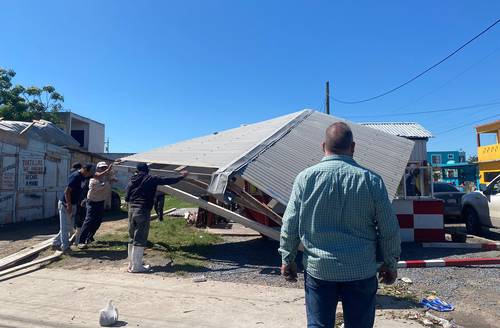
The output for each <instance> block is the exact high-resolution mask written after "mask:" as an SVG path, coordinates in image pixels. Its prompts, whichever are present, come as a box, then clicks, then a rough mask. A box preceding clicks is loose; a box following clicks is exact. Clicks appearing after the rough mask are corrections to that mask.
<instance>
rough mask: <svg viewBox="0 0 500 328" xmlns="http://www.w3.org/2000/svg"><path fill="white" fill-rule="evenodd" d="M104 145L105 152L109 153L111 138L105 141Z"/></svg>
mask: <svg viewBox="0 0 500 328" xmlns="http://www.w3.org/2000/svg"><path fill="white" fill-rule="evenodd" d="M104 146H105V152H106V153H109V138H108V141H106V142H104Z"/></svg>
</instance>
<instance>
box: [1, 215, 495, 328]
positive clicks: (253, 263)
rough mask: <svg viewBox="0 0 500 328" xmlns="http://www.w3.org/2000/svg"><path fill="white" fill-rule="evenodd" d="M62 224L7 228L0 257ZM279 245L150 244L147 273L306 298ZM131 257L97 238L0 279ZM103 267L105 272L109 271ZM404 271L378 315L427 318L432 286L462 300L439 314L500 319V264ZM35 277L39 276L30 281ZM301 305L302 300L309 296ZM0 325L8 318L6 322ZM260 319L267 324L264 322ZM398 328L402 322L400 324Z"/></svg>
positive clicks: (87, 270) (115, 224) (95, 271)
mask: <svg viewBox="0 0 500 328" xmlns="http://www.w3.org/2000/svg"><path fill="white" fill-rule="evenodd" d="M126 225H127V222H126V220H125V219H119V218H114V219H112V220H109V221H106V222H104V223H103V225H102V227H101V229H100V230H99V232H98V234H97V236H96V240H97V241H99V238H100V237H101V236H103V235H106V234H110V233H113V232H114V231H116V230H118V229H123V228H124V227H126ZM57 230H58V224H57V221H45V222H32V223H30V224H26V225H21V226H16V227H12V228H9V229H7V230H2V231H0V257H3V256H6V255H9V254H12V253H13V252H15V251H18V250H20V249H22V248H24V247H27V246H31V245H33V244H35V243H37V242H39V241H41V240H45V239H47V238H48V237H50V236H51V235H53V234H55V233H56V232H57ZM488 237H490V238H497V236H496V235H495V234H490V235H488ZM120 246H121V245H120ZM276 249H277V244H276V242H274V241H270V240H265V239H263V238H260V237H255V236H252V237H241V236H239V237H234V236H226V237H224V241H223V242H221V243H218V244H216V245H212V246H208V247H206V248H205V249H203V250H202V251H200V250H197V251H196V252H197V253H196V256H202V257H203V258H205V259H206V263H205V265H204V266H201V267H189V266H183V267H179V266H173V265H172V262H173V261H172V259H171V258H169V256H168V254H166V253H165V252H160V251H157V250H152V249H149V250H147V251H146V261H147V262H148V263H150V264H152V266H153V269H154V271H155V273H154V274H152V275H149V276H148V277H154V278H151V279H158V281H163V280H165V279H166V280H168V281H170V282H172V281H184V282H186V283H187V282H189V283H190V284H191V283H192V277H193V276H197V275H203V276H205V277H206V278H207V280H208V281H209V282H210V283H213V284H217V286H219V287H220V288H223V287H222V286H226V285H218V284H230V285H231V286H234V285H233V284H236V285H244V286H246V285H248V284H251V285H253V286H255V287H254V288H257V289H260V288H264V290H267V289H266V288H277V289H276V290H277V291H278V290H280V291H281V290H282V291H283V292H282V293H289V292H290V291H289V290H292V291H293V292H295V293H297V295H302V297H303V290H302V283H303V282H302V276H300V277H299V282H297V283H296V284H290V283H286V282H285V281H284V280H283V279H282V278H281V277H280V276H279V270H278V267H279V256H278V255H277V252H276ZM188 251H189V250H188ZM126 256H127V254H126V252H125V251H123V250H116V249H113V248H111V249H110V248H109V245H107V247H106V248H100V245H99V243H97V244H95V245H94V246H93V247H91V248H90V249H88V250H76V249H75V250H74V252H73V253H72V254H70V255H67V256H64V258H63V259H62V260H61V261H58V262H55V263H53V264H51V265H49V266H48V269H45V270H41V271H36V272H34V273H31V274H29V275H27V276H22V278H21V277H18V278H16V279H13V280H8V281H6V282H0V285H4V286H5V284H6V283H7V284H9V285H11V284H16V283H17V281H18V280H19V279H28V280H29V279H32V278H31V277H33V274H36V275H38V274H42V273H41V272H44V273H43V274H49V275H51V274H52V273H46V272H49V271H48V270H53V271H50V272H54V273H55V272H57V273H58V274H62V273H61V272H69V273H70V274H71V276H73V273H74V272H79V273H80V274H82V275H92V276H94V275H97V276H107V275H109V274H114V273H116V274H118V275H120V274H122V273H123V272H124V269H125V267H126ZM477 256H484V257H500V252H498V251H494V252H474V253H472V252H470V251H467V252H464V251H457V250H451V251H450V250H439V249H432V250H429V249H423V248H421V247H418V246H417V245H406V246H404V247H403V256H402V257H403V259H427V258H440V257H477ZM38 272H40V273H38ZM103 273H106V274H104V275H103ZM43 274H42V275H43ZM403 276H404V277H409V278H410V279H411V280H412V281H413V283H412V284H404V283H403V282H401V281H399V282H398V284H397V285H396V286H394V287H391V288H381V290H380V292H379V294H380V296H379V299H378V308H379V310H378V312H377V313H378V314H377V318H378V319H379V320H389V321H388V322H391V321H392V322H400V321H401V322H403V321H405V320H406V321H408V320H409V321H410V322H412V323H413V324H414V325H413V327H415V326H416V325H418V324H419V323H422V322H424V321H425V320H426V319H425V317H424V315H425V311H424V310H423V309H422V308H420V307H419V305H418V301H419V299H421V297H423V296H425V295H426V294H428V293H429V292H431V291H434V292H436V293H437V295H438V296H440V297H442V298H443V300H446V301H449V302H452V303H453V304H454V305H455V306H456V310H455V311H454V312H451V313H448V314H443V313H435V314H437V315H438V316H439V317H442V318H447V319H450V320H453V321H455V322H456V323H457V324H459V325H460V326H462V327H466V328H467V327H474V328H488V327H500V325H498V324H497V323H498V322H500V312H499V311H498V308H499V304H500V296H499V295H500V278H499V277H500V266H492V267H486V268H485V267H481V268H436V269H411V270H409V269H408V270H401V271H400V277H403ZM125 277H128V276H127V274H125V275H124V276H123V278H122V277H121V276H120V278H119V279H125ZM180 278H183V279H180ZM33 279H37V278H33ZM147 279H150V278H147ZM170 279H180V280H170ZM141 281H142V280H141ZM29 283H30V284H31V283H34V282H32V281H30V282H29ZM69 285H71V283H69ZM284 287H285V288H284ZM68 288H69V287H68ZM85 288H88V287H85ZM283 288H284V289H283ZM89 290H90V289H89ZM116 292H117V293H118V295H122V294H120V293H119V292H118V291H116ZM113 297H114V296H113ZM118 297H120V296H118ZM165 297H166V296H165ZM96 302H97V300H96ZM99 302H100V303H99ZM99 302H98V303H99V304H98V305H99V306H101V304H102V302H103V301H101V300H99ZM145 302H146V301H145ZM89 306H90V305H89ZM92 306H94V307H95V306H96V305H94V304H93V305H92ZM301 306H303V302H302V303H301ZM0 313H2V312H0ZM3 314H4V315H6V314H5V313H3ZM1 317H2V316H1V315H0V318H1ZM85 320H87V319H85ZM85 320H84V321H85ZM88 320H90V319H88ZM301 320H302V319H301ZM398 320H399V321H398ZM0 323H2V321H1V320H0ZM75 324H76V323H75ZM254 324H255V325H261V324H259V323H254ZM0 326H1V325H0ZM14 326H15V325H14ZM28 326H29V325H28ZM71 326H75V327H79V325H73V324H72V325H71ZM80 326H82V327H83V326H85V327H86V325H80ZM146 326H147V325H146ZM160 326H161V325H160ZM243 326H245V325H242V327H243ZM247 326H249V327H250V326H252V325H250V324H249V325H246V326H245V327H247ZM267 326H268V325H267V324H265V323H264V324H263V327H267ZM298 326H303V325H298ZM298 326H297V327H298ZM151 327H155V325H151ZM179 327H182V326H179ZM206 327H210V325H208V324H207V325H206ZM235 327H237V326H235ZM380 327H386V326H380ZM395 327H404V326H403V325H400V326H397V325H396V326H395ZM436 327H437V326H436Z"/></svg>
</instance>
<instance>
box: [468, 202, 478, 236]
mask: <svg viewBox="0 0 500 328" xmlns="http://www.w3.org/2000/svg"><path fill="white" fill-rule="evenodd" d="M465 228H466V229H467V233H468V234H470V235H476V236H479V235H481V232H482V230H481V223H480V222H479V217H478V215H477V212H476V210H474V209H473V208H471V207H469V208H467V209H466V210H465Z"/></svg>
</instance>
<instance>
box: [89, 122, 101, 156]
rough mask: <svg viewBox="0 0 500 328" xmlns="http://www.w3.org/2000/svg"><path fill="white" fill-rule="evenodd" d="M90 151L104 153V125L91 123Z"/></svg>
mask: <svg viewBox="0 0 500 328" xmlns="http://www.w3.org/2000/svg"><path fill="white" fill-rule="evenodd" d="M89 130H90V131H89V141H88V151H90V152H91V153H104V125H102V124H97V123H94V122H90V124H89Z"/></svg>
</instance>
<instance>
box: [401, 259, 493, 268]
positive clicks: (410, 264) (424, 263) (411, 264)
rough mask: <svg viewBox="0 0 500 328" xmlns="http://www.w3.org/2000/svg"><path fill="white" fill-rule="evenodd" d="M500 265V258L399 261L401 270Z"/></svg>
mask: <svg viewBox="0 0 500 328" xmlns="http://www.w3.org/2000/svg"><path fill="white" fill-rule="evenodd" d="M494 264H500V258H465V259H438V260H412V261H399V262H398V268H399V269H410V268H435V267H463V266H473V265H494Z"/></svg>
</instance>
